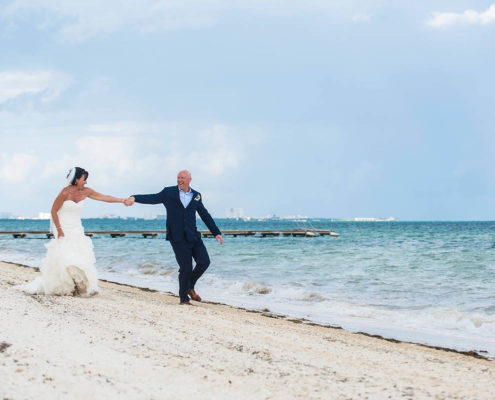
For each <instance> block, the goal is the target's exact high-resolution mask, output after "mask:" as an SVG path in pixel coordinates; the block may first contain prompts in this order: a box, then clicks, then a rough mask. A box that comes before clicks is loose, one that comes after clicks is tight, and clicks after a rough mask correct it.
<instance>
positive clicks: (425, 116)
mask: <svg viewBox="0 0 495 400" xmlns="http://www.w3.org/2000/svg"><path fill="white" fill-rule="evenodd" d="M492 1H493V0H492ZM409 3H411V2H405V1H403V2H397V1H387V0H381V1H378V0H377V1H352V0H351V1H346V2H342V1H337V0H335V1H324V0H306V1H304V2H303V1H295V0H286V1H283V2H282V1H280V0H265V1H259V0H244V1H232V0H231V1H224V0H203V1H197V0H189V1H184V0H182V1H178V0H141V1H137V0H136V1H131V0H129V1H125V2H123V1H115V0H108V1H105V2H101V1H96V0H93V1H92V0H87V1H85V2H67V1H65V0H14V1H5V0H3V1H0V211H7V212H13V213H16V214H24V215H31V214H36V213H37V212H38V211H48V210H49V208H50V206H51V202H52V201H53V199H54V197H55V196H56V195H57V193H58V191H59V190H60V188H61V186H62V185H63V182H64V179H63V177H64V175H65V173H66V171H67V170H68V169H69V168H70V167H71V166H73V165H80V166H83V167H84V168H86V169H88V170H89V171H90V173H91V175H90V179H89V183H88V185H89V186H90V187H92V188H94V189H95V190H97V191H100V192H103V193H108V194H113V195H116V196H119V197H121V196H122V197H123V196H127V195H128V194H133V193H149V192H156V191H159V190H160V189H161V188H162V187H163V186H168V185H173V184H175V176H176V173H177V171H178V170H180V169H182V168H188V169H190V170H191V172H192V175H193V181H192V186H193V187H194V188H195V189H197V190H199V191H201V192H202V194H203V198H204V200H205V204H206V206H207V208H208V209H209V210H210V211H211V212H212V214H213V215H214V216H219V217H221V216H224V215H225V210H226V209H227V208H230V207H242V208H244V210H245V213H246V214H247V215H257V216H262V215H267V214H273V213H275V214H278V215H287V214H302V215H308V216H314V217H354V216H357V217H369V216H374V217H388V216H394V217H397V218H399V219H402V220H409V219H410V220H418V219H419V220H429V219H443V220H445V219H453V220H470V219H491V220H492V219H495V208H494V207H493V205H494V198H495V196H494V195H495V190H494V188H493V185H492V182H493V178H494V175H495V173H494V169H493V168H492V164H493V159H494V154H495V153H494V152H495V136H494V135H493V131H494V129H493V126H494V118H493V109H494V108H495V94H494V88H495V85H494V83H495V82H494V80H495V79H494V74H493V71H494V70H495V62H494V61H495V52H494V51H493V48H494V44H495V3H492V2H490V1H452V0H451V1H435V0H433V1H430V2H420V4H409ZM415 3H418V2H415ZM161 212H162V210H161V209H160V208H159V207H149V206H148V207H146V206H135V207H132V208H129V209H124V208H120V206H117V205H106V204H102V203H97V202H88V207H87V210H86V216H98V215H102V214H106V213H114V214H120V215H124V216H125V215H128V216H142V215H144V214H147V213H161Z"/></svg>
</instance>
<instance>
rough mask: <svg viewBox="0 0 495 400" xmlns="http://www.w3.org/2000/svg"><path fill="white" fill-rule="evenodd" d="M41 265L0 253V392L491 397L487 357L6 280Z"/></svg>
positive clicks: (132, 295) (494, 378)
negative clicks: (22, 287) (21, 287)
mask: <svg viewBox="0 0 495 400" xmlns="http://www.w3.org/2000/svg"><path fill="white" fill-rule="evenodd" d="M37 274H38V273H37V272H36V271H35V270H34V269H31V268H27V267H23V266H19V265H15V264H6V263H0V303H1V305H0V324H1V325H0V400H1V399H12V400H20V399H90V398H94V399H103V398H116V399H133V400H135V399H179V398H188V399H202V400H203V399H401V398H404V399H490V400H492V399H494V398H495V362H494V361H491V360H486V359H480V358H475V357H473V356H469V355H465V354H459V353H456V352H448V351H444V350H438V349H433V348H429V347H425V346H420V345H414V344H410V343H394V342H391V341H387V340H383V339H379V338H374V337H369V336H366V335H362V334H355V333H350V332H347V331H344V330H342V329H335V328H329V327H322V326H315V325H310V324H307V323H301V321H299V320H294V321H290V320H287V319H282V318H273V317H274V316H273V315H272V314H270V313H258V312H250V311H247V310H242V309H238V308H234V307H229V306H226V305H221V304H209V303H196V304H198V305H197V306H195V307H188V306H180V305H179V304H178V302H179V301H178V298H177V297H175V296H173V295H170V294H161V293H156V292H150V291H146V290H142V289H138V288H134V287H130V286H124V285H118V284H113V283H108V282H101V293H100V295H99V296H96V297H92V298H80V297H57V296H31V295H26V294H24V293H21V292H18V291H16V290H14V289H13V288H12V285H16V284H20V283H24V282H26V281H30V280H32V279H33V278H34V277H35V276H36V275H37ZM267 307H268V308H269V304H267Z"/></svg>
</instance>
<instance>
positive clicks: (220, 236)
mask: <svg viewBox="0 0 495 400" xmlns="http://www.w3.org/2000/svg"><path fill="white" fill-rule="evenodd" d="M215 239H217V242H218V243H220V244H223V237H222V235H217V236H215Z"/></svg>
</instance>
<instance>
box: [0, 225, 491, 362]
mask: <svg viewBox="0 0 495 400" xmlns="http://www.w3.org/2000/svg"><path fill="white" fill-rule="evenodd" d="M217 223H218V225H219V227H220V229H225V230H227V229H293V228H297V227H301V223H299V224H298V223H296V222H294V221H264V222H260V221H252V222H244V221H232V220H226V219H218V220H217ZM306 224H307V226H308V227H309V226H311V227H315V228H322V229H332V230H334V231H336V232H338V233H339V234H340V236H339V237H338V238H334V237H328V236H324V237H315V238H293V237H271V238H269V237H267V238H261V237H236V238H234V237H231V236H227V237H225V243H224V245H223V246H220V245H219V244H218V243H216V241H215V240H214V239H204V242H205V244H206V246H207V248H208V251H209V254H210V258H211V260H212V263H211V266H210V268H209V269H208V271H207V272H206V273H205V275H204V276H203V277H202V279H201V280H200V281H199V283H198V284H197V286H196V289H197V291H198V293H200V294H201V296H202V297H204V298H205V299H208V300H212V301H220V302H225V303H228V304H232V305H236V306H241V307H246V308H251V309H264V308H268V309H269V310H271V311H273V312H277V313H282V314H286V315H290V316H294V317H303V318H307V319H309V320H312V321H315V322H318V323H324V324H330V325H338V326H341V327H343V328H345V329H348V330H351V331H362V332H367V333H370V334H378V335H382V336H384V337H389V338H395V339H399V340H406V341H412V342H416V343H424V344H429V345H434V346H442V347H448V348H454V349H457V350H463V351H466V350H475V351H478V352H480V353H481V354H484V355H487V356H489V357H495V222H337V221H331V220H325V219H319V220H318V219H311V220H308V221H307V223H306ZM83 225H84V226H85V229H86V230H99V229H101V230H126V229H132V230H147V229H160V230H163V229H164V225H165V221H163V220H153V221H147V220H135V221H132V220H111V219H106V220H105V219H86V220H83ZM198 227H199V228H200V229H205V228H204V225H202V224H201V223H199V224H198ZM0 230H48V221H16V220H0ZM46 242H47V239H46V238H44V237H42V236H38V237H35V236H28V238H25V239H14V238H12V237H11V236H8V235H0V259H1V260H4V261H12V262H19V263H22V264H26V265H30V266H38V267H39V266H41V263H42V258H43V255H44V252H45V248H44V244H45V243H46ZM93 244H94V247H95V254H96V258H97V268H98V271H99V275H100V277H101V278H104V279H108V280H112V281H117V282H122V283H128V284H133V285H138V286H143V287H149V288H153V289H158V290H161V291H169V292H173V293H177V292H178V271H177V270H178V266H177V263H176V261H175V257H174V254H173V252H172V248H171V246H170V244H169V243H168V242H166V241H165V240H164V236H163V235H160V236H158V237H157V238H155V239H150V238H148V239H144V238H142V237H139V236H138V235H135V236H126V237H124V238H115V239H112V238H110V237H108V236H102V235H97V236H94V237H93Z"/></svg>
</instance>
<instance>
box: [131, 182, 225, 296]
mask: <svg viewBox="0 0 495 400" xmlns="http://www.w3.org/2000/svg"><path fill="white" fill-rule="evenodd" d="M190 190H191V192H192V194H193V196H192V200H191V201H190V202H189V204H188V205H187V207H184V205H183V204H182V202H181V200H180V197H179V187H178V186H169V187H166V188H164V189H163V190H162V191H161V192H160V193H156V194H137V195H134V199H135V201H136V203H141V204H160V203H162V204H163V205H164V206H165V208H166V209H167V237H166V239H167V240H168V241H170V244H171V245H172V248H173V249H174V253H175V258H176V259H177V262H178V263H179V296H180V301H181V302H185V301H189V296H188V291H189V289H194V285H195V284H196V281H197V280H198V279H199V278H200V277H201V275H203V273H204V272H205V271H206V269H207V268H208V266H209V265H210V257H209V256H208V252H207V251H206V247H205V245H204V244H203V241H202V240H201V233H200V232H198V229H197V228H196V212H198V214H199V216H200V217H201V219H202V220H203V222H204V223H205V224H206V226H207V227H208V229H209V230H210V232H211V233H212V234H213V235H214V236H217V235H221V232H220V230H219V229H218V227H217V225H216V224H215V221H213V218H212V217H211V215H210V213H209V212H208V211H207V210H206V208H205V206H204V205H203V201H202V198H201V194H200V193H199V192H197V191H196V190H194V189H192V188H191V189H190ZM193 258H194V260H195V261H196V267H194V269H193V268H192V259H193Z"/></svg>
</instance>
